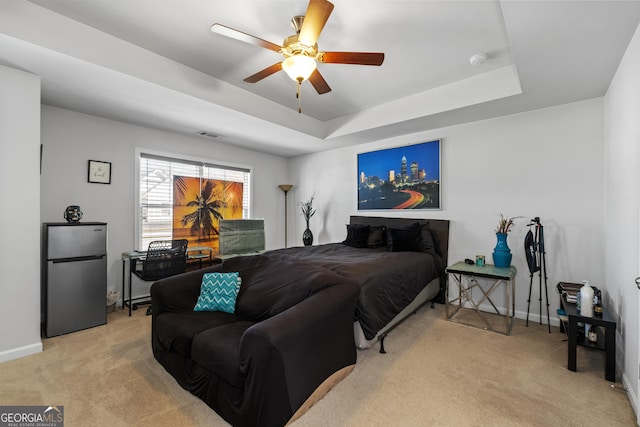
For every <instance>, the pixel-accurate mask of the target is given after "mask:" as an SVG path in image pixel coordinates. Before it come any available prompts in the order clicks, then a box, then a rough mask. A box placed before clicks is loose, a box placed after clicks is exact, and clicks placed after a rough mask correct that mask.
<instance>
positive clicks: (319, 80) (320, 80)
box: [309, 68, 331, 95]
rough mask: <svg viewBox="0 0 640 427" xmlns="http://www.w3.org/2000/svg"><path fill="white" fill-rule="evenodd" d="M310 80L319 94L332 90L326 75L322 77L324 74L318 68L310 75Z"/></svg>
mask: <svg viewBox="0 0 640 427" xmlns="http://www.w3.org/2000/svg"><path fill="white" fill-rule="evenodd" d="M309 81H310V82H311V85H312V86H313V87H314V88H315V90H316V92H318V94H319V95H322V94H323V93H327V92H331V88H330V87H329V85H328V84H327V82H326V81H325V79H324V77H322V74H320V71H318V69H317V68H316V69H315V70H314V71H313V73H311V75H310V76H309Z"/></svg>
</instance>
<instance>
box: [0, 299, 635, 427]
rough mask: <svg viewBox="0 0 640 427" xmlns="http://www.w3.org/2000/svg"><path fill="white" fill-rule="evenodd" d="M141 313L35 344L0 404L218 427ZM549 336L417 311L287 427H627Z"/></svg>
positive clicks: (11, 366)
mask: <svg viewBox="0 0 640 427" xmlns="http://www.w3.org/2000/svg"><path fill="white" fill-rule="evenodd" d="M144 311H145V310H144V309H142V310H138V311H136V312H134V316H133V317H131V318H129V317H128V316H126V314H125V312H123V311H116V312H115V313H111V314H109V317H108V324H107V325H104V326H100V327H96V328H92V329H89V330H86V331H81V332H76V333H73V334H68V335H65V336H61V337H56V338H51V339H46V340H44V349H45V350H44V351H43V352H42V353H39V354H35V355H32V356H27V357H24V358H21V359H18V360H13V361H9V362H5V363H1V364H0V404H1V405H63V406H64V410H65V421H66V423H65V425H67V426H69V427H73V426H172V427H173V426H224V425H226V423H225V422H224V421H223V420H222V419H221V418H220V417H219V416H217V415H216V414H215V412H213V411H212V410H211V409H209V407H208V406H206V405H205V404H204V403H202V402H201V401H200V400H199V399H197V398H195V397H193V396H192V395H190V394H189V393H188V392H186V391H184V390H183V389H182V388H181V387H180V386H179V385H178V384H177V383H176V382H175V381H174V380H173V378H172V377H171V376H170V375H168V374H167V373H166V372H165V371H164V369H163V368H162V367H161V366H160V365H159V364H158V363H157V362H156V361H155V359H154V358H153V355H152V353H151V348H150V339H149V335H150V321H151V318H150V317H147V316H145V315H144ZM563 338H564V335H563V334H560V333H559V331H558V328H552V333H551V334H549V333H548V332H547V327H546V325H542V326H540V325H538V324H531V323H530V325H529V327H528V328H527V327H525V326H524V321H521V320H517V321H516V324H515V326H514V330H513V334H512V335H511V336H505V335H500V334H496V333H492V332H488V331H484V330H480V329H475V328H471V327H468V326H463V325H460V324H456V323H452V322H447V321H446V320H445V314H444V306H442V305H437V306H436V308H435V309H431V308H429V307H423V308H421V309H420V310H419V311H418V312H417V314H415V315H413V316H412V317H411V318H410V319H409V320H407V321H406V322H405V323H403V324H402V325H400V326H399V327H397V328H396V329H395V330H394V331H392V333H391V334H390V335H389V337H388V338H387V340H386V342H385V347H386V349H387V352H388V353H387V354H380V353H378V352H377V349H374V350H368V351H359V352H358V363H357V365H356V367H355V369H354V370H353V372H352V373H351V374H350V375H349V376H348V377H347V378H346V379H345V380H344V381H342V382H341V383H339V384H338V385H336V387H335V388H333V389H332V390H331V391H330V392H329V393H328V394H327V395H326V396H325V397H324V398H323V399H322V400H321V401H320V402H318V403H317V404H316V405H315V406H313V407H312V408H311V409H310V410H309V411H308V412H307V413H306V414H304V415H303V416H302V417H301V418H300V419H299V420H297V421H295V422H294V423H293V426H294V427H306V426H467V425H474V426H582V425H584V426H587V425H588V426H605V425H606V426H635V425H636V418H635V414H634V412H633V410H632V408H631V405H630V403H629V401H628V398H627V394H626V392H625V391H624V390H622V388H621V386H620V384H616V386H615V387H612V385H611V383H609V382H607V381H606V380H605V379H604V353H601V352H593V351H588V350H586V349H583V348H579V349H578V372H571V371H568V370H567V369H566V347H567V344H566V342H565V341H563Z"/></svg>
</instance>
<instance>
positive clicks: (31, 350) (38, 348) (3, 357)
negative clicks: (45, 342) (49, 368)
mask: <svg viewBox="0 0 640 427" xmlns="http://www.w3.org/2000/svg"><path fill="white" fill-rule="evenodd" d="M40 352H42V341H39V342H37V343H33V344H29V345H25V346H23V347H18V348H12V349H10V350H5V351H2V352H0V363H2V362H8V361H9V360H14V359H19V358H21V357H24V356H29V355H30V354H35V353H40Z"/></svg>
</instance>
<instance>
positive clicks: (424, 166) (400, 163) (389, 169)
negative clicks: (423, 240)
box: [358, 139, 441, 210]
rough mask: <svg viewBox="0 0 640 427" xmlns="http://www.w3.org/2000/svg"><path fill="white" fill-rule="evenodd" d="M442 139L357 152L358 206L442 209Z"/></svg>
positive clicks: (366, 208)
mask: <svg viewBox="0 0 640 427" xmlns="http://www.w3.org/2000/svg"><path fill="white" fill-rule="evenodd" d="M440 154H441V141H440V140H439V139H438V140H434V141H428V142H421V143H418V144H411V145H405V146H402V147H395V148H387V149H384V150H377V151H371V152H368V153H360V154H358V210H381V209H398V210H405V209H441V204H440V200H441V185H440V184H441V182H440V165H441V163H440V157H441V156H440Z"/></svg>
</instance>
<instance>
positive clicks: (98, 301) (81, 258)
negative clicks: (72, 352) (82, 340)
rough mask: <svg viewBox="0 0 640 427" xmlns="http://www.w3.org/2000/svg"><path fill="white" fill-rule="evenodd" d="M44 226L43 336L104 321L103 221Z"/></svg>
mask: <svg viewBox="0 0 640 427" xmlns="http://www.w3.org/2000/svg"><path fill="white" fill-rule="evenodd" d="M43 225H44V230H43V268H42V270H43V271H42V273H43V274H42V280H43V286H42V290H43V292H42V309H43V313H42V314H43V328H42V329H43V333H44V336H45V337H53V336H56V335H62V334H66V333H69V332H75V331H79V330H81V329H87V328H91V327H94V326H98V325H104V324H105V323H107V224H106V223H103V222H77V223H45V224H43Z"/></svg>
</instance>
